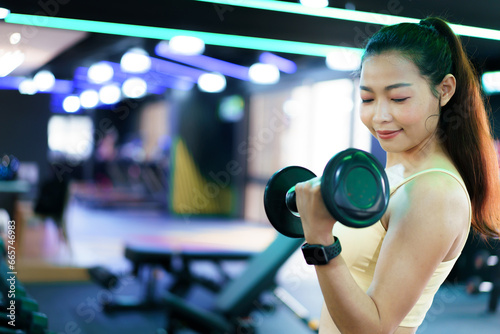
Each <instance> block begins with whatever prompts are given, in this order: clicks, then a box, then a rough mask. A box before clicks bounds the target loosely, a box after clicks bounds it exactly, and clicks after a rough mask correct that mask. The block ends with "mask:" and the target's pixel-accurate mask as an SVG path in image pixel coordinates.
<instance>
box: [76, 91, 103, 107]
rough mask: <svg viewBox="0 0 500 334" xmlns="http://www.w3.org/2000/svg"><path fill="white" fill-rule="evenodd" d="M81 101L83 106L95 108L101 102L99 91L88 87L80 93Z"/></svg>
mask: <svg viewBox="0 0 500 334" xmlns="http://www.w3.org/2000/svg"><path fill="white" fill-rule="evenodd" d="M80 103H81V105H82V107H83V108H85V109H90V108H95V107H97V105H98V104H99V93H98V92H97V91H96V90H94V89H86V90H84V91H83V92H82V93H81V94H80Z"/></svg>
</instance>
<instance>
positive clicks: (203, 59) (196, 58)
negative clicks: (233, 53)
mask: <svg viewBox="0 0 500 334" xmlns="http://www.w3.org/2000/svg"><path fill="white" fill-rule="evenodd" d="M155 53H156V54H157V55H158V56H161V57H164V58H168V59H172V60H175V61H178V62H181V63H184V64H187V65H191V66H195V67H198V68H202V69H204V70H207V71H211V72H218V73H221V74H224V75H226V76H228V77H232V78H236V79H240V80H249V78H248V67H246V66H241V65H237V64H233V63H230V62H227V61H224V60H220V59H217V58H212V57H208V56H204V55H193V56H186V55H180V54H176V53H173V52H171V50H170V48H169V44H168V42H167V41H161V42H159V43H158V44H157V45H156V47H155Z"/></svg>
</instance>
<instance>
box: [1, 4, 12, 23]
mask: <svg viewBox="0 0 500 334" xmlns="http://www.w3.org/2000/svg"><path fill="white" fill-rule="evenodd" d="M9 14H10V10H8V9H7V8H3V7H0V20H3V19H5V18H6V17H7V16H9Z"/></svg>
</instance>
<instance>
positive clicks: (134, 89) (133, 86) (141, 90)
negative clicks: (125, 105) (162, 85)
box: [122, 77, 148, 99]
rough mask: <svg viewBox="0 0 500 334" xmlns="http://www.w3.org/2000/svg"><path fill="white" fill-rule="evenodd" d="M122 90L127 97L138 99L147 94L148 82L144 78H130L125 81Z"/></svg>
mask: <svg viewBox="0 0 500 334" xmlns="http://www.w3.org/2000/svg"><path fill="white" fill-rule="evenodd" d="M122 92H123V95H125V96H126V97H129V98H132V99H138V98H141V97H144V96H145V95H146V93H147V92H148V84H147V83H146V81H144V79H142V78H138V77H134V78H129V79H127V80H125V81H124V82H123V85H122Z"/></svg>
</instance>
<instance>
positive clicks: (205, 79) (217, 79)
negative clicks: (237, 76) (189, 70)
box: [198, 73, 226, 93]
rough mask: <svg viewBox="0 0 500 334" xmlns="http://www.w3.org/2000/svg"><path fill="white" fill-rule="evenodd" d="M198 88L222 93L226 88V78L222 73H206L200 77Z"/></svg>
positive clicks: (208, 91)
mask: <svg viewBox="0 0 500 334" xmlns="http://www.w3.org/2000/svg"><path fill="white" fill-rule="evenodd" d="M198 88H200V90H201V91H203V92H207V93H220V92H222V91H223V90H224V89H225V88H226V78H225V77H224V76H223V75H222V74H220V73H205V74H203V75H201V76H200V78H199V79H198Z"/></svg>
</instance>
